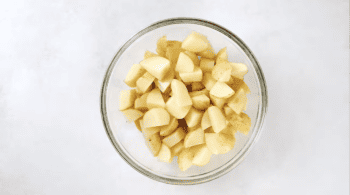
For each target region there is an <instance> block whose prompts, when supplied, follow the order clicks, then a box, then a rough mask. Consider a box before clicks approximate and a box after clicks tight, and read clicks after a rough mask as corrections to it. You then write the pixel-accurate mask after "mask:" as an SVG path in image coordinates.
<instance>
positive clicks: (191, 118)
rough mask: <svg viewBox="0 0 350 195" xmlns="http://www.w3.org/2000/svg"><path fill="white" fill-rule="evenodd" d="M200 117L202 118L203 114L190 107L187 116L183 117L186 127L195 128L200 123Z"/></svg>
mask: <svg viewBox="0 0 350 195" xmlns="http://www.w3.org/2000/svg"><path fill="white" fill-rule="evenodd" d="M202 116H203V112H201V111H199V110H197V109H195V108H193V107H192V108H191V109H190V111H189V112H188V113H187V115H186V116H185V120H186V123H187V126H188V127H194V126H196V125H197V124H199V123H200V121H201V119H202Z"/></svg>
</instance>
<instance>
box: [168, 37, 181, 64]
mask: <svg viewBox="0 0 350 195" xmlns="http://www.w3.org/2000/svg"><path fill="white" fill-rule="evenodd" d="M181 44H182V43H181V41H167V47H166V58H167V59H169V60H170V66H171V69H172V70H175V66H176V63H177V60H178V57H179V54H180V52H182V51H184V50H183V49H182V48H181Z"/></svg>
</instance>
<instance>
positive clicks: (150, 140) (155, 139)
mask: <svg viewBox="0 0 350 195" xmlns="http://www.w3.org/2000/svg"><path fill="white" fill-rule="evenodd" d="M145 141H146V145H147V147H148V148H149V149H150V151H151V152H152V154H153V156H157V155H158V153H159V150H160V147H161V146H162V142H161V141H160V136H159V134H158V133H155V134H153V135H151V136H149V137H147V138H145Z"/></svg>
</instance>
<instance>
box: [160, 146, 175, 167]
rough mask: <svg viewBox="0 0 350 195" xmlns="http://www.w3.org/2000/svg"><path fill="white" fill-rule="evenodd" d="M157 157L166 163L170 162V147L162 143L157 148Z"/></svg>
mask: <svg viewBox="0 0 350 195" xmlns="http://www.w3.org/2000/svg"><path fill="white" fill-rule="evenodd" d="M158 158H159V160H160V161H162V162H166V163H171V161H172V160H173V155H172V154H171V150H170V148H169V147H168V146H167V145H165V144H164V143H163V144H162V146H161V148H160V150H159V153H158Z"/></svg>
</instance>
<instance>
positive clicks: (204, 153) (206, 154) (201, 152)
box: [192, 144, 212, 166]
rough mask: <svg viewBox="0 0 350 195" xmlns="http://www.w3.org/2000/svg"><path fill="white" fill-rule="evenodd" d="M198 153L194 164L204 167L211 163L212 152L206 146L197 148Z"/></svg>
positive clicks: (194, 157)
mask: <svg viewBox="0 0 350 195" xmlns="http://www.w3.org/2000/svg"><path fill="white" fill-rule="evenodd" d="M196 149H197V151H196V153H195V154H194V156H193V160H192V163H193V164H194V165H197V166H204V165H206V164H208V163H209V161H210V157H211V155H212V152H211V151H210V150H209V148H208V147H207V145H206V144H203V145H200V146H199V147H198V148H196Z"/></svg>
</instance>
